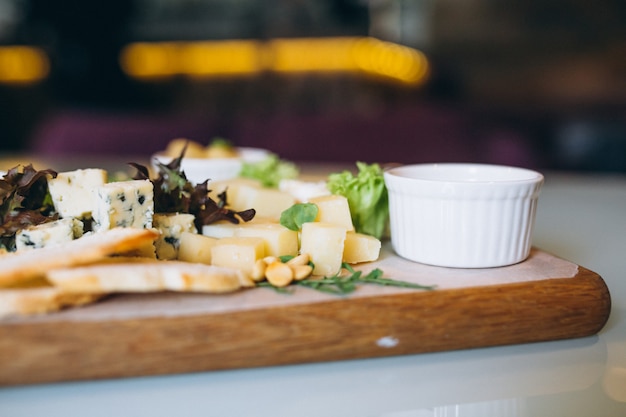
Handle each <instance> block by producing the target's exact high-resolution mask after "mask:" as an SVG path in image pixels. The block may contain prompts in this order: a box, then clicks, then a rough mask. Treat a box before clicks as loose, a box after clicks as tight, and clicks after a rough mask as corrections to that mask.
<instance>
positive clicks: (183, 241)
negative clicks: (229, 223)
mask: <svg viewBox="0 0 626 417" xmlns="http://www.w3.org/2000/svg"><path fill="white" fill-rule="evenodd" d="M216 242H217V239H215V238H212V237H209V236H203V235H200V234H198V233H192V232H182V233H181V234H180V239H179V245H178V260H179V261H184V262H194V263H202V264H207V265H210V264H211V248H212V247H213V245H215V243H216Z"/></svg>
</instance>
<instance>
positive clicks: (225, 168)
mask: <svg viewBox="0 0 626 417" xmlns="http://www.w3.org/2000/svg"><path fill="white" fill-rule="evenodd" d="M236 149H237V152H238V153H239V156H238V157H233V158H186V157H185V158H183V160H182V162H181V168H182V169H183V171H184V172H185V175H186V176H187V179H188V180H189V181H190V182H192V183H194V184H200V183H202V182H204V181H205V180H211V181H220V180H227V179H231V178H235V177H237V176H238V175H239V172H240V171H241V167H242V165H243V163H244V162H260V161H262V160H263V159H265V158H267V157H268V156H269V155H270V152H269V151H267V150H265V149H260V148H245V147H244V148H236ZM152 159H153V162H154V160H155V159H156V160H158V161H159V162H161V163H164V164H168V163H169V162H170V161H171V160H172V157H171V156H166V155H164V154H162V153H157V154H154V155H152ZM153 168H154V169H155V170H156V169H157V168H156V166H155V165H154V163H153Z"/></svg>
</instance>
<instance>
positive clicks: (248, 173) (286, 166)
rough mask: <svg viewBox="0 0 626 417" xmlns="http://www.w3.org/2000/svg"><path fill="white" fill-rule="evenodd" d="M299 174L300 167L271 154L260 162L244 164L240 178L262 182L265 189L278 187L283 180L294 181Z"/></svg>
mask: <svg viewBox="0 0 626 417" xmlns="http://www.w3.org/2000/svg"><path fill="white" fill-rule="evenodd" d="M298 174H299V171H298V167H297V166H296V165H295V164H293V163H291V162H288V161H285V160H282V159H280V158H279V157H278V156H277V155H275V154H271V155H269V156H268V157H267V158H265V159H263V160H261V161H258V162H244V163H243V166H242V167H241V172H240V173H239V176H240V177H243V178H251V179H255V180H258V181H261V184H263V185H264V186H265V187H272V188H276V187H278V184H279V183H280V180H282V179H294V178H297V177H298Z"/></svg>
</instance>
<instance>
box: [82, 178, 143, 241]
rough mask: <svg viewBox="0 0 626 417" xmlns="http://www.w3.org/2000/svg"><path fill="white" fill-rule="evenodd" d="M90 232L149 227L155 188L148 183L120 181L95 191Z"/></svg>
mask: <svg viewBox="0 0 626 417" xmlns="http://www.w3.org/2000/svg"><path fill="white" fill-rule="evenodd" d="M94 196H95V201H96V204H95V208H94V211H93V230H94V231H96V232H97V231H101V230H107V229H112V228H114V227H137V228H144V229H145V228H150V227H152V218H153V216H154V188H153V185H152V182H151V181H150V180H131V181H119V182H111V183H108V184H104V185H102V186H100V187H97V188H96V189H95V190H94Z"/></svg>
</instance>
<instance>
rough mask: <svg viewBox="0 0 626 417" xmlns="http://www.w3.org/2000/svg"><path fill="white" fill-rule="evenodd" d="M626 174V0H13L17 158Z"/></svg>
mask: <svg viewBox="0 0 626 417" xmlns="http://www.w3.org/2000/svg"><path fill="white" fill-rule="evenodd" d="M218 136H219V137H223V138H227V139H229V140H231V141H232V142H233V143H235V144H236V145H240V146H256V147H263V148H268V149H270V150H272V151H274V152H276V153H278V154H279V155H281V156H282V157H284V158H286V159H292V160H296V161H331V162H354V161H355V160H362V161H367V162H433V161H474V162H490V163H506V164H512V165H519V166H526V167H533V168H538V169H564V170H594V171H615V172H626V2H624V1H623V0H596V1H593V2H592V1H587V0H264V1H253V0H135V1H131V0H108V1H103V2H89V1H79V0H64V1H55V0H0V143H1V145H0V147H1V149H0V152H34V153H39V154H45V155H61V154H63V155H70V154H74V155H83V154H98V155H104V154H110V155H115V154H123V153H126V154H136V155H143V156H147V155H150V154H151V153H152V152H155V151H158V150H160V149H163V148H164V147H165V146H166V144H167V143H168V142H169V141H170V140H171V139H173V138H176V137H187V138H189V139H193V140H196V141H199V142H202V143H208V142H209V141H210V140H211V139H212V138H214V137H218Z"/></svg>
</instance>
